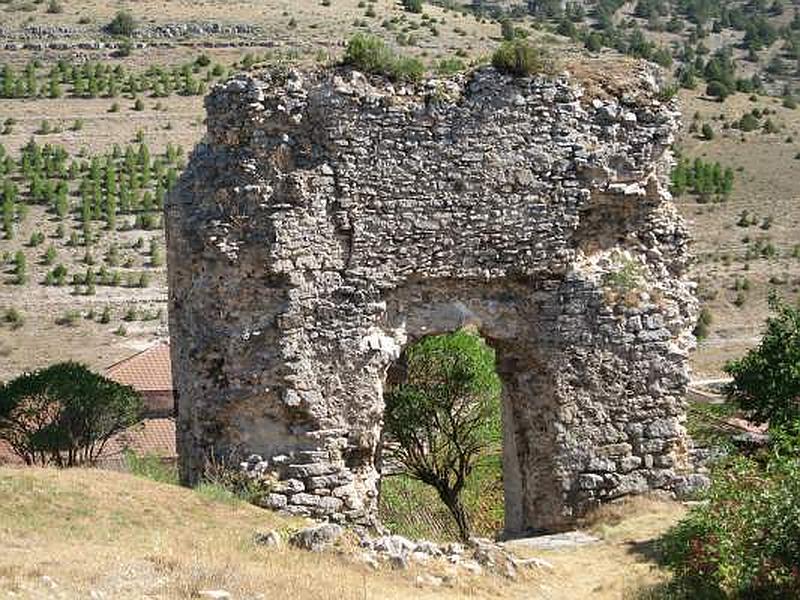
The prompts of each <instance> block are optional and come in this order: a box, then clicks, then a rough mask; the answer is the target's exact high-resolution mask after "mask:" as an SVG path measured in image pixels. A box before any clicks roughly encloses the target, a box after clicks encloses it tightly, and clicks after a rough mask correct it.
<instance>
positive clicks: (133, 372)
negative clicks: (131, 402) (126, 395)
mask: <svg viewBox="0 0 800 600" xmlns="http://www.w3.org/2000/svg"><path fill="white" fill-rule="evenodd" d="M106 375H107V376H108V377H110V378H111V379H113V380H114V381H118V382H119V383H123V384H125V385H130V386H132V387H134V388H136V389H137V390H139V391H140V392H148V391H170V390H172V363H171V361H170V356H169V343H167V342H162V343H159V344H157V345H155V346H153V347H152V348H148V349H147V350H144V351H142V352H139V353H138V354H134V355H133V356H130V357H128V358H125V359H123V360H121V361H119V362H118V363H115V364H113V365H111V366H110V367H108V369H106Z"/></svg>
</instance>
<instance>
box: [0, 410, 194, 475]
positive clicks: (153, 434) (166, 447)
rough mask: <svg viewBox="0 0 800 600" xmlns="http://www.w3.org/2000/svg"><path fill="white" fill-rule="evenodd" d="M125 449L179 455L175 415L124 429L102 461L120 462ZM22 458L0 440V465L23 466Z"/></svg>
mask: <svg viewBox="0 0 800 600" xmlns="http://www.w3.org/2000/svg"><path fill="white" fill-rule="evenodd" d="M125 450H131V451H132V452H134V453H135V454H136V455H137V456H148V455H149V456H158V457H159V458H163V459H170V460H174V459H175V458H177V455H178V453H177V451H176V449H175V419H173V418H172V417H156V418H148V419H144V420H142V421H141V422H140V423H137V424H136V425H134V426H133V427H129V428H128V429H126V430H125V431H121V432H120V433H118V434H117V435H115V436H114V437H112V438H111V439H110V440H108V442H107V443H106V445H105V447H104V448H103V452H102V454H101V455H100V456H99V458H98V463H100V464H103V463H107V462H109V461H111V462H118V461H120V460H122V458H123V457H124V453H125ZM21 464H24V463H23V461H22V459H21V458H19V457H18V456H17V455H16V454H14V452H13V450H11V447H10V446H9V445H8V444H7V443H6V442H4V441H2V440H0V465H21Z"/></svg>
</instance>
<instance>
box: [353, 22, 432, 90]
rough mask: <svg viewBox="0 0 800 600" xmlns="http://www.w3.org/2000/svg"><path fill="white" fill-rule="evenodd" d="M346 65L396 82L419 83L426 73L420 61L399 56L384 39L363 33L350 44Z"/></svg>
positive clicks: (357, 35) (358, 34)
mask: <svg viewBox="0 0 800 600" xmlns="http://www.w3.org/2000/svg"><path fill="white" fill-rule="evenodd" d="M344 63H345V64H347V65H351V66H353V67H355V68H356V69H360V70H362V71H366V72H368V73H375V74H379V75H386V76H388V77H389V78H391V79H394V80H396V81H418V80H419V79H421V78H422V76H423V75H424V73H425V67H424V65H423V64H422V63H421V62H420V61H419V59H416V58H412V57H404V56H398V55H397V54H395V53H394V52H393V51H392V50H391V49H390V48H389V47H388V46H387V45H386V42H384V41H383V40H382V39H380V38H378V37H375V36H372V35H365V34H362V33H357V34H356V35H354V36H353V37H352V38H351V39H350V41H349V42H348V44H347V50H346V51H345V55H344Z"/></svg>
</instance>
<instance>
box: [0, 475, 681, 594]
mask: <svg viewBox="0 0 800 600" xmlns="http://www.w3.org/2000/svg"><path fill="white" fill-rule="evenodd" d="M0 505H2V507H3V510H2V511H0V597H4V598H5V597H9V598H12V597H14V598H51V597H58V598H65V599H72V598H87V597H90V595H91V594H92V592H94V593H95V595H94V596H93V597H96V598H113V599H114V600H117V599H120V600H126V599H134V598H135V599H140V598H197V597H198V592H199V591H201V590H219V589H224V590H227V591H228V592H230V593H231V594H232V595H233V597H234V598H252V599H256V598H276V597H277V598H280V597H291V598H302V599H303V600H305V599H326V598H331V599H336V600H346V599H350V598H352V599H360V600H363V599H392V598H415V599H424V598H434V597H435V598H442V599H448V598H501V597H502V598H526V599H530V600H537V599H538V600H545V599H547V600H559V599H563V600H568V599H574V598H596V599H599V600H612V599H614V600H616V599H619V598H628V597H631V598H632V597H634V596H632V595H631V594H633V592H634V590H636V589H637V588H639V587H640V586H642V585H649V584H653V583H657V582H658V581H660V580H662V579H663V578H664V573H663V572H661V571H660V570H659V569H658V568H656V567H655V566H654V565H653V563H652V556H651V555H650V554H649V553H648V552H647V550H648V548H650V546H651V545H652V540H653V539H654V537H656V536H657V535H659V534H660V533H661V532H663V531H664V530H665V529H666V527H668V526H669V525H670V524H672V523H674V522H675V520H676V519H677V518H678V517H679V516H680V515H681V514H682V513H683V510H684V509H683V508H682V507H681V506H680V505H677V504H674V503H665V502H661V501H655V500H650V499H636V500H632V501H628V502H626V503H624V504H622V505H619V506H616V507H609V508H604V509H603V512H602V513H600V514H598V515H597V517H596V518H594V519H593V520H592V521H591V523H589V524H588V525H589V526H590V527H591V528H592V530H593V531H594V532H595V533H597V534H599V535H600V536H601V537H602V538H603V539H602V541H601V542H599V543H597V544H594V545H590V546H584V547H578V548H573V549H569V550H565V551H558V552H556V551H552V552H541V551H535V552H534V551H531V550H527V551H526V550H519V549H515V552H518V553H520V554H522V555H526V554H531V555H533V554H535V555H536V556H539V557H543V558H545V559H546V560H547V561H548V562H550V563H552V565H553V569H545V570H540V571H535V572H532V573H531V574H527V575H525V576H524V577H523V578H521V579H518V580H516V581H510V580H508V579H504V578H500V577H498V576H495V575H484V576H474V575H467V574H464V573H463V572H460V574H459V575H458V576H457V577H456V578H455V579H454V580H452V582H451V583H449V584H446V585H445V586H444V587H441V588H436V589H433V588H429V587H419V586H418V585H417V583H416V582H417V576H418V574H419V573H420V571H418V570H417V569H418V568H419V567H412V568H411V569H410V570H408V571H392V570H390V569H389V568H388V567H382V568H379V569H378V570H373V569H371V568H369V567H367V566H366V565H364V564H361V563H359V562H358V561H357V560H356V559H355V555H356V541H355V538H353V537H346V538H345V540H344V542H342V543H341V544H340V546H339V547H338V548H337V549H336V550H335V551H333V552H329V553H324V554H311V553H307V552H301V551H296V550H293V549H291V548H288V547H285V546H284V547H282V548H280V549H265V548H263V547H259V546H257V545H256V544H255V543H254V542H253V535H254V533H255V532H257V531H268V530H270V529H277V530H279V531H283V532H284V533H287V532H290V531H291V530H293V529H295V528H297V527H299V526H301V525H302V522H301V521H298V520H290V519H285V518H282V517H279V516H277V515H275V514H273V513H271V512H268V511H264V510H260V509H257V508H254V507H252V506H249V505H246V504H243V503H241V502H239V501H235V500H232V499H230V498H226V497H224V496H220V495H211V494H203V493H200V492H198V491H191V490H187V489H184V488H180V487H177V486H174V485H169V484H162V483H155V482H153V481H150V480H147V479H142V478H138V477H134V476H130V475H125V474H121V473H113V472H106V471H99V470H82V469H75V470H69V471H55V470H45V469H29V470H22V469H0ZM425 568H426V572H428V573H431V572H433V573H437V574H444V573H445V572H446V571H445V570H446V568H447V567H446V566H445V565H441V566H426V567H425ZM437 569H439V571H437Z"/></svg>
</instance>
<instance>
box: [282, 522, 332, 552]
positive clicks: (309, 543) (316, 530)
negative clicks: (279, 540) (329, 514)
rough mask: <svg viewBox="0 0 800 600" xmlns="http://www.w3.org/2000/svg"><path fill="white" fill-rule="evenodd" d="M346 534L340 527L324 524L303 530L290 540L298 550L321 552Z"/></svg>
mask: <svg viewBox="0 0 800 600" xmlns="http://www.w3.org/2000/svg"><path fill="white" fill-rule="evenodd" d="M343 532H344V529H342V527H341V526H340V525H336V524H334V523H323V524H321V525H315V526H313V527H307V528H305V529H301V530H300V531H298V532H297V533H295V534H294V535H292V537H290V538H289V543H290V544H291V545H292V546H295V547H296V548H301V549H303V550H311V551H312V552H321V551H322V550H325V549H326V548H328V547H329V546H331V545H333V543H334V542H335V541H336V540H338V539H339V537H340V536H341V535H342V533H343Z"/></svg>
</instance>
